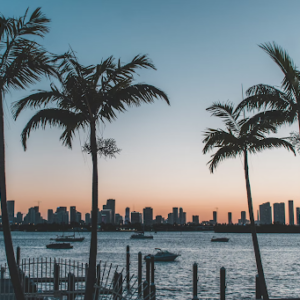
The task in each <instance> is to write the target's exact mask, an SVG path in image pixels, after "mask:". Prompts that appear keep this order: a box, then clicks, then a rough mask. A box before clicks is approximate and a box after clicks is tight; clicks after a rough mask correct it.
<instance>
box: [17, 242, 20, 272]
mask: <svg viewBox="0 0 300 300" xmlns="http://www.w3.org/2000/svg"><path fill="white" fill-rule="evenodd" d="M20 254H21V249H20V247H17V265H18V267H19V266H20V257H21V255H20Z"/></svg>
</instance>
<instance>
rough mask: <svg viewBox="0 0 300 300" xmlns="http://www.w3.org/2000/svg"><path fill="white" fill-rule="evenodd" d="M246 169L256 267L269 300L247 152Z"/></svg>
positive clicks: (263, 292)
mask: <svg viewBox="0 0 300 300" xmlns="http://www.w3.org/2000/svg"><path fill="white" fill-rule="evenodd" d="M244 169H245V180H246V190H247V200H248V208H249V216H250V224H251V234H252V242H253V247H254V254H255V260H256V267H257V271H258V276H259V283H260V288H261V291H262V294H263V299H264V300H268V299H269V296H268V290H267V285H266V280H265V275H264V270H263V266H262V262H261V257H260V252H259V245H258V240H257V234H256V229H255V223H254V215H253V205H252V195H251V187H250V180H249V172H248V154H247V151H244Z"/></svg>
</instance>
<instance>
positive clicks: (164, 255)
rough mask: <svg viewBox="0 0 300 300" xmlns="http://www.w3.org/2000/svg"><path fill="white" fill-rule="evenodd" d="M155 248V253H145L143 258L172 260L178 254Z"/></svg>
mask: <svg viewBox="0 0 300 300" xmlns="http://www.w3.org/2000/svg"><path fill="white" fill-rule="evenodd" d="M155 250H158V251H157V253H156V254H148V255H145V257H144V259H145V260H146V259H149V258H151V257H154V261H174V260H175V259H176V258H177V257H178V256H180V254H177V253H172V252H169V251H166V250H165V251H163V250H161V249H160V248H155Z"/></svg>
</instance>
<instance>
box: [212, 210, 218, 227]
mask: <svg viewBox="0 0 300 300" xmlns="http://www.w3.org/2000/svg"><path fill="white" fill-rule="evenodd" d="M213 222H214V223H215V224H217V223H218V217H217V212H216V211H213Z"/></svg>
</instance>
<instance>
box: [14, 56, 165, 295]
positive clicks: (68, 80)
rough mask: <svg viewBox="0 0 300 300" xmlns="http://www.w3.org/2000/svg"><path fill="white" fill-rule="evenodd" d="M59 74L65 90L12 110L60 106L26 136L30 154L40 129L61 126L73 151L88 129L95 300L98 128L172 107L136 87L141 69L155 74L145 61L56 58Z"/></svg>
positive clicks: (35, 120)
mask: <svg viewBox="0 0 300 300" xmlns="http://www.w3.org/2000/svg"><path fill="white" fill-rule="evenodd" d="M57 62H58V66H57V68H58V73H59V74H61V76H60V78H59V81H60V86H61V87H60V88H59V87H57V86H56V85H54V84H51V90H50V91H39V92H37V93H35V94H32V95H30V96H28V97H26V98H24V99H22V100H20V101H19V102H17V103H16V104H15V105H14V107H13V113H14V116H15V118H17V117H18V115H19V114H20V112H21V111H22V110H23V109H24V108H26V107H33V108H40V107H44V106H47V105H48V104H50V105H51V104H54V103H55V104H56V105H57V108H44V109H42V110H40V111H39V112H37V113H36V114H35V115H34V116H33V117H32V118H31V119H30V121H29V122H28V123H27V125H26V126H25V128H24V130H23V132H22V142H23V146H24V149H26V142H27V138H28V137H29V135H30V133H31V131H32V130H33V129H36V128H38V127H40V126H41V127H42V128H45V126H46V125H47V124H48V125H50V126H58V127H61V128H63V130H64V131H63V133H62V135H61V136H60V140H62V143H63V145H65V146H68V147H70V148H71V147H72V140H73V138H74V134H75V132H76V131H78V130H80V129H89V145H88V150H89V152H90V153H91V156H92V164H93V171H92V172H93V174H92V233H91V244H90V257H89V270H88V277H87V282H86V290H85V299H86V300H89V299H92V294H93V286H94V282H95V277H96V257H97V211H98V168H97V167H98V160H97V142H96V136H97V135H96V128H97V124H99V123H100V122H104V121H109V122H111V121H113V120H114V119H116V118H117V115H116V112H124V111H125V110H126V106H129V105H135V106H139V105H141V103H143V102H145V103H152V102H153V101H154V99H155V98H162V99H163V100H165V101H166V102H167V104H170V103H169V99H168V97H167V95H166V94H165V93H164V92H163V91H161V90H159V89H158V88H156V87H154V86H152V85H149V84H142V83H134V82H133V81H134V75H135V74H136V71H137V69H139V68H145V69H149V68H150V69H155V66H154V65H153V64H152V63H151V61H150V60H149V59H148V57H147V56H146V55H137V56H135V57H134V58H133V60H132V61H130V62H129V63H128V64H122V63H121V62H120V60H119V61H118V62H117V63H115V59H114V58H113V57H112V56H111V57H109V58H107V59H106V60H102V61H101V63H100V64H98V65H95V66H94V65H91V66H87V67H85V66H83V65H81V64H79V63H78V61H77V59H76V57H75V55H74V53H73V52H69V53H67V54H66V55H64V56H61V57H57Z"/></svg>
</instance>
